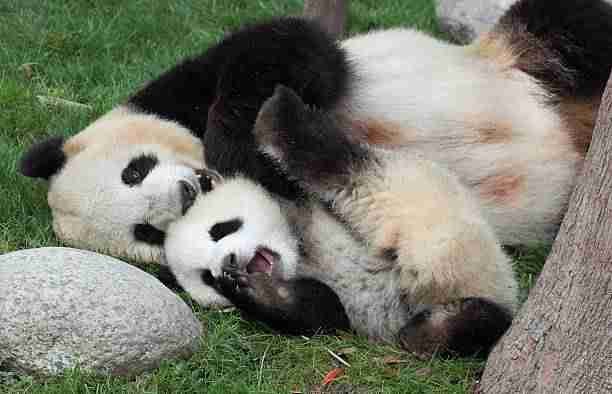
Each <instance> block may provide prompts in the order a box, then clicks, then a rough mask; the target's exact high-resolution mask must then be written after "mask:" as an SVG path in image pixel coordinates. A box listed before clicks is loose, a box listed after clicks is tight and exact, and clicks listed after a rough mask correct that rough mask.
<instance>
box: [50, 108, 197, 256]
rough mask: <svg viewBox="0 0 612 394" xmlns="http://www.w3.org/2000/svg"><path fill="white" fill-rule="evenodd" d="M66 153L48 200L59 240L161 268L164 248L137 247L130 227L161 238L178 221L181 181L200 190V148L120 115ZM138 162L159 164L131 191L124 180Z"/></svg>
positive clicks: (142, 119)
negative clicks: (152, 159)
mask: <svg viewBox="0 0 612 394" xmlns="http://www.w3.org/2000/svg"><path fill="white" fill-rule="evenodd" d="M156 133H157V134H158V135H159V134H163V135H164V138H157V137H156ZM102 136H104V137H102ZM177 146H182V147H184V149H182V150H180V149H177ZM64 150H65V153H66V154H67V156H68V160H67V162H66V164H65V166H64V168H62V170H61V171H60V172H59V174H57V175H55V176H53V177H52V179H51V182H50V186H49V194H48V201H49V206H50V207H51V211H52V214H53V228H54V230H55V232H56V234H57V235H58V237H59V238H60V239H62V240H63V241H64V242H66V243H68V244H70V245H73V246H76V247H81V248H86V249H93V250H98V251H101V252H106V253H110V254H114V255H117V256H122V257H126V258H131V259H135V260H141V261H152V262H159V261H161V258H162V248H161V247H160V246H152V245H148V244H146V243H143V242H139V241H136V240H135V239H134V235H133V226H134V225H135V224H138V223H149V224H151V225H153V226H154V227H156V228H158V229H159V230H162V231H164V230H165V229H166V227H167V226H168V225H169V223H170V222H172V221H173V220H175V219H176V218H178V217H179V216H181V214H182V213H181V196H180V189H179V183H178V181H179V180H184V181H187V182H189V183H190V184H191V185H193V186H194V188H196V190H197V189H198V188H199V186H198V181H197V177H196V174H195V172H194V169H196V168H202V167H203V157H202V153H201V152H202V146H201V143H200V141H199V140H198V139H196V138H194V137H191V136H190V135H189V133H188V132H187V131H186V130H185V129H182V128H180V127H179V126H178V125H176V124H174V123H171V122H166V121H162V120H160V119H159V118H157V117H154V116H151V115H140V114H135V113H133V112H131V111H130V110H128V109H125V108H118V109H116V110H114V111H111V112H110V113H109V114H107V115H105V116H104V117H102V118H101V119H99V120H98V121H96V122H94V123H93V124H92V125H90V126H89V127H88V128H86V129H85V130H83V131H82V132H81V133H79V134H77V135H76V136H74V137H72V139H70V140H69V141H67V143H66V145H65V147H64ZM141 154H154V155H155V156H156V157H157V159H158V161H159V164H158V165H157V166H155V168H153V170H152V171H151V172H150V173H149V174H148V175H147V177H146V178H145V179H144V181H143V182H142V184H140V185H137V186H133V187H130V186H127V185H125V184H124V183H123V182H122V180H121V172H122V171H123V169H124V168H125V167H126V166H127V164H128V163H129V161H130V160H131V159H133V158H135V157H137V156H139V155H141Z"/></svg>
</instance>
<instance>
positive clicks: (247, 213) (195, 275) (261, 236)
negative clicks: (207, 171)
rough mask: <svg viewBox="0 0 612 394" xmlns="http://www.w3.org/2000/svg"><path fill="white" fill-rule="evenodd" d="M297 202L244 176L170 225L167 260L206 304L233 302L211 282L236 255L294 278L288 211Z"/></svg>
mask: <svg viewBox="0 0 612 394" xmlns="http://www.w3.org/2000/svg"><path fill="white" fill-rule="evenodd" d="M293 205H294V204H293V203H291V202H289V201H286V200H281V199H280V198H276V197H272V195H270V194H269V193H268V192H267V191H266V190H264V188H263V187H262V186H260V185H258V184H256V183H254V182H252V181H249V180H247V179H245V178H242V177H236V178H231V179H228V180H225V181H223V182H220V183H218V184H216V185H215V187H214V188H213V190H212V191H210V192H208V193H202V194H200V195H198V197H197V198H196V201H195V203H194V204H193V206H192V207H191V208H190V209H189V211H188V212H187V213H186V214H185V215H184V216H183V217H181V218H180V219H178V220H176V221H174V222H172V223H171V224H170V226H169V228H168V233H167V237H166V243H165V257H166V259H167V264H168V266H169V267H170V269H171V271H172V273H173V274H174V276H175V277H176V279H177V281H178V283H179V284H180V285H181V286H182V287H183V288H184V289H185V290H186V291H187V292H188V293H189V294H190V295H191V296H192V297H193V298H194V299H195V300H196V301H197V302H198V303H199V304H200V305H202V306H205V307H220V306H225V305H228V304H229V301H227V300H226V299H225V298H224V297H222V296H220V295H219V294H218V293H217V292H216V291H215V290H214V289H213V288H212V287H211V286H210V285H209V284H208V283H209V281H208V280H207V278H210V277H211V276H212V277H214V278H218V277H219V276H220V275H222V270H221V268H222V265H223V263H224V261H227V259H228V258H229V257H230V256H232V259H234V260H235V261H236V262H237V263H238V264H239V266H241V268H243V269H246V270H247V271H249V272H252V271H260V272H264V273H267V274H270V275H272V274H273V275H276V276H278V277H281V278H284V279H290V278H292V277H294V276H295V274H296V267H297V262H298V256H299V247H298V240H297V237H296V235H295V232H294V230H293V226H292V225H291V224H290V222H291V220H289V219H290V218H289V216H288V215H287V209H288V207H292V206H293Z"/></svg>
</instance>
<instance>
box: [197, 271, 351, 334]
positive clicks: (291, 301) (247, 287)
mask: <svg viewBox="0 0 612 394" xmlns="http://www.w3.org/2000/svg"><path fill="white" fill-rule="evenodd" d="M208 280H209V281H212V282H211V283H212V284H213V286H214V287H215V288H216V289H217V290H218V291H219V292H220V293H221V294H222V295H223V296H224V297H226V298H227V299H229V300H230V301H231V302H232V303H233V304H234V305H235V306H236V307H237V308H238V309H239V310H240V311H241V312H243V314H245V315H246V316H247V317H248V318H250V319H253V320H257V321H260V322H262V323H264V324H266V325H268V326H269V327H271V328H272V329H274V330H276V331H278V332H281V333H283V334H290V335H314V334H318V333H328V332H334V331H335V330H349V328H350V323H349V319H348V317H347V315H346V312H345V310H344V307H343V306H342V304H341V303H340V299H339V298H338V296H337V295H336V294H335V293H334V292H333V291H332V290H331V289H330V288H329V287H328V286H326V285H325V284H323V283H321V282H319V281H317V280H314V279H308V278H298V279H291V280H288V281H285V280H282V279H279V278H275V277H273V276H269V275H267V274H264V273H246V272H238V271H235V270H230V271H228V270H226V271H225V273H224V275H223V276H222V277H221V278H218V279H212V278H208Z"/></svg>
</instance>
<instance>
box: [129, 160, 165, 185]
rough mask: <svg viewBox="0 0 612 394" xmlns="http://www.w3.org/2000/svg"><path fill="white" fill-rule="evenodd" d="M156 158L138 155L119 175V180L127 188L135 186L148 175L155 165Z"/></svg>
mask: <svg viewBox="0 0 612 394" xmlns="http://www.w3.org/2000/svg"><path fill="white" fill-rule="evenodd" d="M157 163H158V160H157V157H155V156H153V155H140V156H138V157H136V158H134V159H132V160H131V161H130V162H129V164H128V165H127V167H125V168H124V169H123V171H122V173H121V180H122V181H123V183H125V184H126V185H128V186H135V185H138V184H140V183H142V181H143V180H144V179H145V178H146V177H147V175H149V172H151V170H152V169H153V168H155V166H156V165H157Z"/></svg>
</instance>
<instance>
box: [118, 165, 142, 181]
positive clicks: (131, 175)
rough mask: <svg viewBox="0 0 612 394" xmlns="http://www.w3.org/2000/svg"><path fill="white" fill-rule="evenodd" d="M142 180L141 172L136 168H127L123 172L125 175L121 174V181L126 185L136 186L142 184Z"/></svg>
mask: <svg viewBox="0 0 612 394" xmlns="http://www.w3.org/2000/svg"><path fill="white" fill-rule="evenodd" d="M142 178H143V176H142V174H141V173H140V171H138V170H137V169H135V168H130V167H127V168H125V169H124V170H123V173H122V174H121V180H122V181H123V183H125V184H126V185H136V184H138V183H140V182H142Z"/></svg>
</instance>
